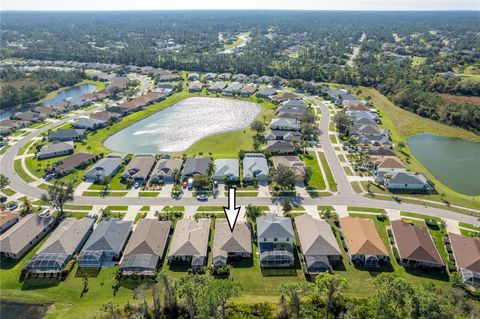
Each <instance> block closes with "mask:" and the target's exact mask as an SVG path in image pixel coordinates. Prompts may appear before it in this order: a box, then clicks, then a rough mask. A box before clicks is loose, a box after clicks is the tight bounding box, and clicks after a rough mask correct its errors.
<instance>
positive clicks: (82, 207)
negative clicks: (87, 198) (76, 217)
mask: <svg viewBox="0 0 480 319" xmlns="http://www.w3.org/2000/svg"><path fill="white" fill-rule="evenodd" d="M63 208H64V209H71V210H92V209H93V205H72V204H67V205H65V206H63Z"/></svg>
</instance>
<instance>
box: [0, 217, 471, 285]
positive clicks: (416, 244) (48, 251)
mask: <svg viewBox="0 0 480 319" xmlns="http://www.w3.org/2000/svg"><path fill="white" fill-rule="evenodd" d="M10 214H12V216H13V217H12V218H10V220H14V221H15V222H14V224H13V226H10V228H9V229H8V230H7V231H6V232H5V233H4V234H2V235H1V236H0V254H1V255H2V257H9V258H12V259H20V258H22V257H23V256H24V255H25V254H26V252H28V251H29V250H30V249H31V248H33V247H34V246H35V245H36V244H37V243H38V242H39V241H41V240H42V239H43V238H44V237H45V236H46V235H47V234H48V233H49V231H50V230H51V229H53V228H54V227H55V225H56V220H55V219H54V218H53V217H42V216H39V215H36V214H30V215H27V216H25V217H23V218H21V219H19V218H18V214H15V213H10ZM5 220H6V219H5ZM3 222H4V218H2V223H3ZM1 226H4V225H3V224H2V225H1ZM210 226H211V220H210V219H209V218H200V219H198V220H194V219H182V220H179V221H177V224H176V226H175V230H174V232H173V236H170V235H171V233H172V229H173V225H172V222H171V221H159V220H156V219H141V220H140V221H139V222H138V223H137V225H136V227H135V230H134V231H133V233H132V229H133V223H132V222H131V221H122V220H118V219H104V220H102V221H101V222H100V223H99V224H98V225H97V226H96V227H94V221H93V220H92V219H89V218H82V219H75V218H66V219H64V220H63V221H62V222H61V223H60V224H59V225H58V227H57V228H56V229H55V230H54V231H53V233H52V234H51V235H50V237H49V238H48V239H47V240H46V241H45V242H44V243H43V244H42V246H41V247H40V249H39V250H38V251H37V252H36V253H35V254H34V255H33V257H32V258H31V259H30V260H29V261H28V262H27V263H26V264H25V267H24V269H23V272H24V274H27V273H28V274H29V275H37V276H64V275H65V274H66V269H65V267H66V265H67V264H68V263H69V262H70V260H71V259H72V257H73V256H74V255H76V254H78V257H77V259H76V261H77V263H78V265H79V266H80V267H86V268H88V267H96V268H98V267H102V266H109V265H112V264H115V263H119V269H120V271H121V272H122V274H123V275H127V276H128V275H144V276H150V275H152V276H153V275H155V273H156V270H157V268H158V266H159V264H160V262H161V259H162V256H164V253H165V249H166V247H167V246H168V240H169V238H170V237H171V243H170V249H169V252H168V254H166V256H167V258H168V260H169V263H174V262H179V261H180V262H187V263H188V264H189V265H190V266H191V268H192V269H198V268H201V267H203V266H205V265H206V264H207V259H208V253H209V237H210V231H211V227H210ZM256 226H257V227H256V237H257V244H258V250H259V259H260V265H261V266H262V267H266V268H290V267H293V265H294V263H295V253H296V248H297V246H298V250H299V252H300V253H301V255H302V260H303V262H304V265H305V271H306V272H307V273H309V274H317V273H321V272H326V271H332V268H333V267H334V266H335V265H336V264H337V263H339V262H340V261H341V259H342V252H341V250H340V247H339V243H338V242H337V239H336V237H335V234H334V232H333V230H332V228H331V227H330V224H329V223H328V222H327V221H325V220H321V219H315V218H313V217H312V216H310V215H308V214H303V215H299V216H296V217H294V218H293V222H292V219H291V218H289V217H280V216H277V215H276V214H273V213H269V214H266V215H263V216H260V217H258V218H257V219H256ZM339 226H340V231H341V234H340V235H339V237H340V238H341V243H342V245H343V246H344V248H345V250H346V251H347V254H348V257H349V259H350V260H351V262H352V263H354V264H355V265H356V266H359V267H363V268H368V269H375V268H378V267H379V266H380V265H382V264H388V263H389V262H390V257H389V256H390V253H389V249H387V247H386V246H385V243H384V242H383V240H382V238H381V236H380V234H379V233H378V231H377V229H376V227H375V225H374V223H373V221H372V220H371V219H367V218H358V217H350V216H347V217H343V218H340V221H339ZM388 232H390V233H391V235H392V238H393V242H392V248H393V249H394V250H397V252H398V258H399V263H400V264H401V265H403V266H404V267H408V268H421V269H443V268H444V267H445V265H444V263H443V260H442V258H441V256H440V253H439V251H438V250H437V247H436V246H435V243H434V241H433V239H432V237H431V236H430V233H429V232H428V230H427V229H426V228H425V227H421V226H415V225H412V224H410V223H407V222H405V221H403V220H395V221H392V222H391V225H390V227H389V229H388ZM297 238H298V242H296V240H297ZM252 240H253V237H252V229H251V226H250V224H249V223H248V222H243V221H240V222H237V225H236V227H235V229H234V231H233V232H231V231H230V228H229V226H228V222H227V220H226V219H222V218H217V219H215V227H214V236H213V245H212V257H213V259H212V264H213V266H214V267H221V266H225V265H227V264H228V263H229V262H231V261H234V260H238V259H242V258H251V257H252ZM449 242H450V244H451V247H452V253H453V255H454V258H455V260H456V265H457V270H458V271H459V273H460V274H461V275H462V277H463V279H464V281H465V283H466V284H468V285H471V286H474V287H478V286H480V268H479V265H480V239H479V238H476V237H465V236H461V235H457V234H449Z"/></svg>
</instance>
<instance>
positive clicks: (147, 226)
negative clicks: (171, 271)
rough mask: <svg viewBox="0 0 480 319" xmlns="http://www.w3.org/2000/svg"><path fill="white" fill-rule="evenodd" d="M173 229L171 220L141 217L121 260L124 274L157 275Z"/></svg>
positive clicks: (120, 267)
mask: <svg viewBox="0 0 480 319" xmlns="http://www.w3.org/2000/svg"><path fill="white" fill-rule="evenodd" d="M171 229H172V222H171V221H169V220H168V221H158V220H155V219H140V220H139V221H138V223H137V225H136V227H135V230H134V232H133V234H132V236H131V237H130V239H129V241H128V244H127V247H125V251H124V252H123V257H122V259H121V260H120V264H119V269H120V271H121V272H122V275H124V276H125V275H141V276H145V275H147V276H155V275H156V270H157V267H158V265H159V263H160V261H161V260H162V256H163V253H164V251H165V247H166V246H167V241H168V236H169V235H170V231H171Z"/></svg>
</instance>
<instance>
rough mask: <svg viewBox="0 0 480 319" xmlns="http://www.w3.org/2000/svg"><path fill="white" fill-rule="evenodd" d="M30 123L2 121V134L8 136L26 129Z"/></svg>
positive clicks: (0, 124)
mask: <svg viewBox="0 0 480 319" xmlns="http://www.w3.org/2000/svg"><path fill="white" fill-rule="evenodd" d="M28 124H29V122H26V121H18V120H10V119H5V120H2V121H0V134H8V133H10V132H13V131H16V130H18V129H22V128H24V127H26V126H27V125H28Z"/></svg>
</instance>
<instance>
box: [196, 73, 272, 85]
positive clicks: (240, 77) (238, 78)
mask: <svg viewBox="0 0 480 319" xmlns="http://www.w3.org/2000/svg"><path fill="white" fill-rule="evenodd" d="M188 80H189V81H200V80H201V76H200V74H199V73H196V72H192V73H189V74H188ZM215 80H218V81H232V82H240V83H255V84H269V83H271V82H272V78H271V77H270V76H266V75H264V76H258V75H257V74H251V75H245V74H242V73H238V74H232V73H220V74H217V73H205V75H204V77H203V81H205V82H212V81H215Z"/></svg>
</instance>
